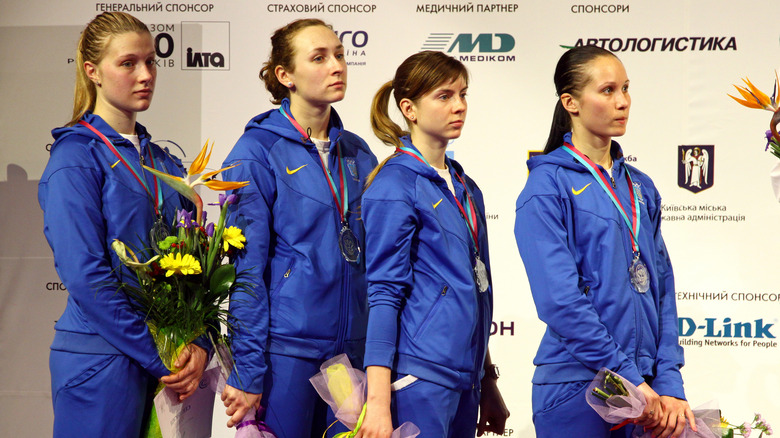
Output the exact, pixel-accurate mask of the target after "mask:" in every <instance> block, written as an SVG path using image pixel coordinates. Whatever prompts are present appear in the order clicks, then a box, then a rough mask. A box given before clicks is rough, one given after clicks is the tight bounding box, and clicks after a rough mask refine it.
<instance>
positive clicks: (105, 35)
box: [67, 12, 151, 126]
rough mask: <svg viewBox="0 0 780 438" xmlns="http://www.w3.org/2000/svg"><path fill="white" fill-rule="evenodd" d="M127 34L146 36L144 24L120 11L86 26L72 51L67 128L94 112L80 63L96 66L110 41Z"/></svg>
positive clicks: (89, 86)
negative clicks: (73, 71)
mask: <svg viewBox="0 0 780 438" xmlns="http://www.w3.org/2000/svg"><path fill="white" fill-rule="evenodd" d="M128 32H138V33H147V34H149V35H151V32H149V28H148V27H146V25H145V24H144V23H143V22H141V21H140V20H138V19H137V18H135V17H133V16H132V15H130V14H127V13H124V12H104V13H102V14H100V15H98V16H97V17H95V18H94V19H93V20H92V21H90V22H89V24H87V27H86V28H84V31H83V32H82V33H81V38H79V44H78V48H77V49H76V87H75V90H74V93H73V118H72V119H71V121H70V122H69V123H68V125H67V126H73V125H75V124H76V123H78V122H79V120H81V118H82V117H83V116H84V114H85V113H86V112H87V111H92V110H94V109H95V99H96V98H97V90H96V87H95V84H94V83H93V82H92V81H91V80H90V79H89V77H88V76H87V73H86V72H85V71H84V63H85V62H91V63H93V64H99V63H100V61H101V60H102V59H103V57H104V56H105V54H106V49H107V48H108V45H109V43H110V42H111V38H112V37H115V36H118V35H122V34H124V33H128Z"/></svg>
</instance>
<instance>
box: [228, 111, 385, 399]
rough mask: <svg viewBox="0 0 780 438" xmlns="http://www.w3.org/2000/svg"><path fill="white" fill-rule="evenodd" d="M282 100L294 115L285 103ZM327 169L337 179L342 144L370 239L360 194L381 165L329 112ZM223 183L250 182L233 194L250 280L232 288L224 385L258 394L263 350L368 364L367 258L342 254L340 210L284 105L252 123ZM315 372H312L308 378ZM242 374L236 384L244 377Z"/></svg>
mask: <svg viewBox="0 0 780 438" xmlns="http://www.w3.org/2000/svg"><path fill="white" fill-rule="evenodd" d="M282 105H283V106H284V107H285V109H286V110H287V111H288V113H289V101H287V100H285V101H284V102H283V103H282ZM329 139H330V141H331V144H332V145H333V147H332V148H331V152H332V153H331V154H329V159H330V161H329V164H328V166H329V169H330V172H331V175H332V176H333V179H334V181H339V170H338V169H339V166H338V162H337V159H338V157H337V154H336V153H335V144H336V143H338V144H339V145H340V147H341V153H342V157H343V159H344V164H345V167H344V172H346V176H347V178H346V180H347V184H348V187H349V198H350V199H349V214H348V216H347V220H348V223H349V227H350V228H351V229H352V231H353V232H354V233H355V235H356V236H357V238H358V240H359V241H360V242H361V246H363V245H362V242H363V241H364V238H363V235H364V232H363V222H362V221H361V220H360V217H359V212H360V193H361V191H362V188H363V183H364V180H365V177H366V176H367V175H368V173H369V172H370V171H371V170H372V169H373V168H374V166H375V165H376V157H374V155H373V154H372V153H371V151H370V149H369V148H368V145H367V144H366V143H365V142H364V141H363V140H362V139H360V138H359V137H358V136H356V135H355V134H352V133H351V132H348V131H345V130H344V129H343V127H342V124H341V120H340V119H339V117H338V115H337V114H336V111H335V110H333V109H331V121H330V132H329ZM237 163H240V165H239V166H237V167H235V168H233V169H231V170H229V171H226V172H225V176H224V178H225V180H230V181H249V185H248V186H247V187H244V188H242V189H239V190H236V191H235V192H234V193H235V194H237V195H238V196H239V200H238V203H237V204H236V205H233V206H231V212H230V225H235V226H238V227H240V228H241V229H243V230H244V235H245V236H246V238H247V242H248V244H247V247H246V249H245V251H242V252H241V253H239V255H238V256H237V259H236V268H237V269H238V271H239V272H245V273H247V274H249V275H250V276H251V279H252V281H254V283H255V287H254V288H253V290H252V293H244V292H240V293H235V294H233V296H232V297H231V302H230V312H231V313H232V315H233V316H234V317H235V321H236V326H235V329H236V330H235V335H234V337H233V344H232V348H233V353H234V357H235V360H236V369H237V372H236V373H233V375H231V376H230V378H229V380H228V384H230V385H231V386H233V387H236V388H239V389H243V390H245V391H247V392H250V393H255V394H257V393H260V392H261V391H262V388H263V378H264V375H265V373H266V368H267V366H266V363H265V359H264V354H265V353H266V352H271V353H275V354H280V355H286V356H294V357H299V358H307V359H316V360H320V361H325V360H327V359H329V358H331V357H333V356H335V355H337V354H339V353H343V352H346V353H348V354H349V355H350V356H351V357H352V358H356V360H357V363H356V362H353V366H355V367H359V366H361V365H362V364H361V363H360V362H362V357H363V348H364V343H365V333H366V321H367V318H368V308H367V303H366V280H365V263H364V261H363V258H362V256H361V260H360V261H359V263H349V262H347V261H346V260H345V259H344V257H343V256H342V254H341V251H340V250H339V244H338V238H339V232H340V231H341V228H342V225H341V219H340V216H339V211H338V209H337V206H336V204H335V202H334V200H333V197H332V195H331V191H330V187H329V184H328V182H327V179H326V177H325V174H324V172H323V167H322V163H321V161H320V158H319V154H318V152H317V150H316V148H315V146H314V144H313V143H312V142H311V141H304V140H303V139H302V138H301V134H300V133H299V132H298V131H297V130H296V129H295V127H294V126H293V125H292V124H291V123H290V121H288V120H287V119H286V118H285V117H284V116H283V115H282V114H281V113H280V112H279V110H278V109H274V110H271V111H268V112H266V113H263V114H261V115H259V116H257V117H255V118H254V119H252V120H251V121H250V122H249V124H248V125H247V126H246V130H245V132H244V134H243V135H242V136H241V138H240V139H239V140H238V142H237V143H236V145H235V147H234V148H233V150H232V151H231V152H230V154H229V155H228V157H227V158H226V159H225V164H224V165H225V166H227V165H232V164H237ZM308 377H311V376H306V378H308ZM239 379H240V382H239Z"/></svg>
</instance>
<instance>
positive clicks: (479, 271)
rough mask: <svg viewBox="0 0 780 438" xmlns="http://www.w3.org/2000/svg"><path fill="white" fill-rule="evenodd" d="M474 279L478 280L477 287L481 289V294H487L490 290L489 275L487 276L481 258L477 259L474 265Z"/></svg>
mask: <svg viewBox="0 0 780 438" xmlns="http://www.w3.org/2000/svg"><path fill="white" fill-rule="evenodd" d="M474 277H475V278H476V280H477V287H478V288H479V291H480V292H485V291H486V290H488V285H489V282H488V275H487V268H486V267H485V264H484V263H482V260H481V259H480V258H479V256H477V257H476V262H475V263H474Z"/></svg>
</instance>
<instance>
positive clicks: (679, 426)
mask: <svg viewBox="0 0 780 438" xmlns="http://www.w3.org/2000/svg"><path fill="white" fill-rule="evenodd" d="M661 406H662V407H663V412H664V415H663V417H662V418H661V421H660V422H659V423H658V425H657V426H656V427H655V428H654V429H653V435H654V436H656V437H659V438H667V437H678V436H680V434H682V432H683V430H684V429H685V425H686V423H687V422H690V424H691V429H693V431H694V432H696V420H695V419H694V417H693V411H691V407H690V406H688V402H687V401H685V400H680V399H679V398H674V397H669V396H665V395H662V396H661ZM686 420H687V421H686Z"/></svg>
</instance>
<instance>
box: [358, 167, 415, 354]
mask: <svg viewBox="0 0 780 438" xmlns="http://www.w3.org/2000/svg"><path fill="white" fill-rule="evenodd" d="M390 182H391V180H388V179H384V180H382V181H378V180H375V181H374V185H372V187H370V188H369V189H368V190H367V191H366V194H365V195H364V196H363V200H362V212H363V221H364V224H365V229H366V276H367V278H368V307H369V314H368V328H367V333H366V353H365V359H364V366H366V367H368V366H371V365H376V366H383V367H387V368H392V364H393V360H394V359H395V353H396V345H397V339H398V327H399V322H398V321H399V317H400V316H399V314H400V308H401V306H402V304H403V302H404V299H405V296H406V294H408V293H409V292H410V291H411V288H412V284H413V273H412V264H411V259H410V257H411V247H412V239H413V236H414V234H415V230H416V228H417V219H416V214H415V209H414V206H413V205H412V203H411V202H410V201H409V200H403V199H382V198H384V196H374V195H373V193H375V192H379V191H382V190H381V187H379V186H380V185H387V183H390ZM391 185H393V186H394V187H393V188H392V190H393V192H394V193H396V194H399V193H404V192H407V193H408V191H407V189H404V188H399V187H397V186H396V185H395V184H394V183H393V184H391ZM372 189H380V190H372ZM409 190H411V189H409ZM393 198H395V196H393Z"/></svg>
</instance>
